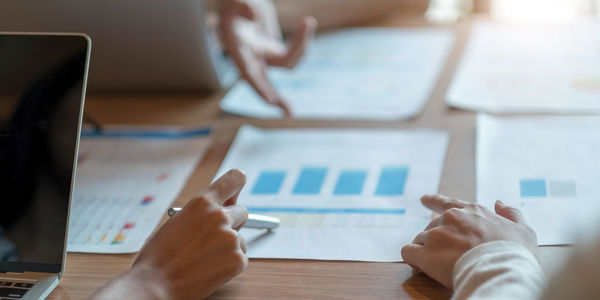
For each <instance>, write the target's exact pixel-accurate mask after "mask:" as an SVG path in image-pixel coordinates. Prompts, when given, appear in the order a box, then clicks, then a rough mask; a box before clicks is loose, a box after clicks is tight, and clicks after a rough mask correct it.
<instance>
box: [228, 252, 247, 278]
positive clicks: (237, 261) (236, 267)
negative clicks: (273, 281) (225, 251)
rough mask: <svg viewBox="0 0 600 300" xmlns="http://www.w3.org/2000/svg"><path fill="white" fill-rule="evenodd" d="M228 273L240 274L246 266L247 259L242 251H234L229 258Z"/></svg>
mask: <svg viewBox="0 0 600 300" xmlns="http://www.w3.org/2000/svg"><path fill="white" fill-rule="evenodd" d="M229 259H230V262H231V263H230V267H231V268H230V271H231V273H234V274H236V275H237V274H240V273H242V272H243V271H244V270H245V269H246V267H247V266H248V257H247V256H246V255H245V254H244V253H243V252H242V251H234V252H232V253H231V256H230V258H229Z"/></svg>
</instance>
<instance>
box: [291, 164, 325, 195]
mask: <svg viewBox="0 0 600 300" xmlns="http://www.w3.org/2000/svg"><path fill="white" fill-rule="evenodd" d="M326 175H327V168H322V167H306V168H303V169H302V171H301V172H300V176H299V177H298V180H297V181H296V185H295V186H294V189H293V190H292V194H295V195H318V194H319V193H320V192H321V187H322V186H323V181H324V180H325V176H326Z"/></svg>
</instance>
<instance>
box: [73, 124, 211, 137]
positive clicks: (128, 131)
mask: <svg viewBox="0 0 600 300" xmlns="http://www.w3.org/2000/svg"><path fill="white" fill-rule="evenodd" d="M211 132H212V128H211V127H202V128H193V129H176V128H175V129H174V128H172V127H167V128H165V129H162V130H161V129H156V130H146V129H142V128H140V129H132V128H123V129H119V128H109V129H102V130H97V129H92V128H85V129H82V130H81V137H82V138H138V139H181V138H193V137H199V136H207V135H210V133H211Z"/></svg>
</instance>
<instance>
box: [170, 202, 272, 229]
mask: <svg viewBox="0 0 600 300" xmlns="http://www.w3.org/2000/svg"><path fill="white" fill-rule="evenodd" d="M180 210H181V207H171V208H169V210H168V211H167V215H169V217H172V216H174V215H175V214H177V212H179V211H180ZM244 227H245V228H254V229H267V230H273V229H276V228H277V227H279V218H275V217H269V216H263V215H256V214H248V221H247V222H246V224H244Z"/></svg>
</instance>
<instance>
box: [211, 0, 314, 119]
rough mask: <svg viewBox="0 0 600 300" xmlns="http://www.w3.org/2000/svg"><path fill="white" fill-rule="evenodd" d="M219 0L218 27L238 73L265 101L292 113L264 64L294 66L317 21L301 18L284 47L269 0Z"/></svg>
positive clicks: (304, 49) (287, 113)
mask: <svg viewBox="0 0 600 300" xmlns="http://www.w3.org/2000/svg"><path fill="white" fill-rule="evenodd" d="M222 1H223V3H222V6H221V12H220V14H221V17H220V24H219V27H220V31H221V34H222V39H223V43H224V46H225V49H226V50H227V52H228V53H229V55H231V57H232V58H233V60H234V62H235V64H236V65H237V67H238V69H239V71H240V73H241V76H242V77H243V78H244V79H245V80H246V81H248V83H249V84H250V85H251V86H252V87H253V88H254V90H256V92H257V93H258V94H259V95H260V96H261V97H262V98H263V99H264V100H265V101H266V102H267V103H269V104H271V105H276V106H279V107H280V108H281V109H282V110H283V113H284V115H285V116H287V117H289V116H291V109H290V106H289V104H288V103H287V102H286V101H285V99H283V97H282V96H281V95H280V94H279V93H278V92H277V90H276V89H275V87H274V86H273V84H272V83H271V82H270V81H269V78H268V77H267V66H278V67H285V68H293V67H294V66H295V65H296V64H297V63H298V61H300V59H301V58H302V56H303V55H304V52H305V51H306V49H307V47H308V44H309V42H310V40H311V39H312V37H313V35H314V32H315V30H316V28H317V21H316V20H315V18H313V17H304V18H303V19H302V21H301V22H300V24H299V25H298V27H297V29H296V32H295V34H294V35H293V36H292V38H291V40H290V42H289V44H288V45H287V47H286V45H284V43H283V40H282V35H281V29H280V28H279V22H278V20H277V11H276V10H275V7H274V6H273V3H272V2H271V1H270V0H222Z"/></svg>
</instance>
